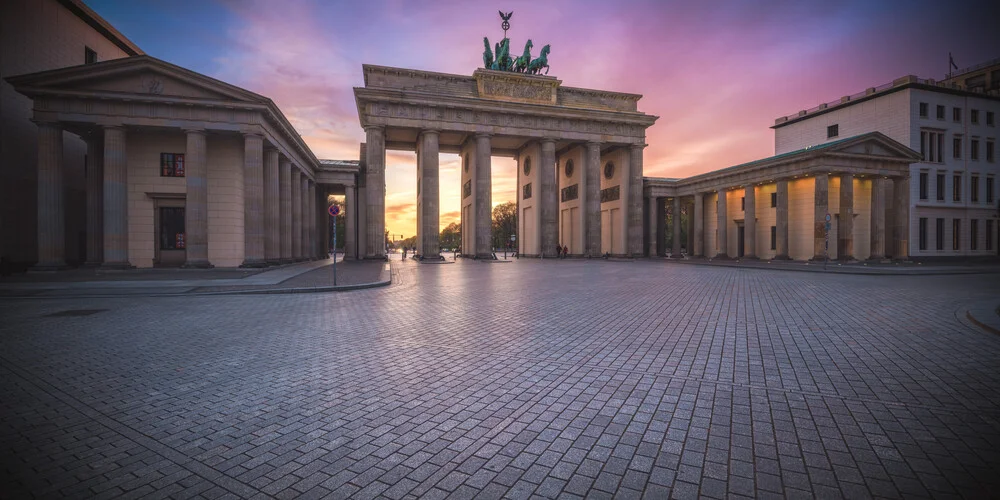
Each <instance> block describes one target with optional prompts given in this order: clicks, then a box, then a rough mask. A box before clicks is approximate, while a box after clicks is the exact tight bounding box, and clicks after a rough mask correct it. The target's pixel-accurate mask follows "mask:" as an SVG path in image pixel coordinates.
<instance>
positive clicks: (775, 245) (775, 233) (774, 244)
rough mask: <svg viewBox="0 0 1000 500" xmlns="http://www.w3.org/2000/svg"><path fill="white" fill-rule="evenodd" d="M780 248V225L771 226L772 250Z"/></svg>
mask: <svg viewBox="0 0 1000 500" xmlns="http://www.w3.org/2000/svg"><path fill="white" fill-rule="evenodd" d="M777 248H778V227H777V226H771V250H776V249H777Z"/></svg>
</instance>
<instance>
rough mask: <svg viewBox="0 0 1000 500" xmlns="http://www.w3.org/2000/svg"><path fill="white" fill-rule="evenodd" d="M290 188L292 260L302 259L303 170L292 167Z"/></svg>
mask: <svg viewBox="0 0 1000 500" xmlns="http://www.w3.org/2000/svg"><path fill="white" fill-rule="evenodd" d="M290 181H291V183H290V184H289V190H290V191H291V195H292V196H291V203H292V210H291V212H292V233H291V235H290V236H291V237H290V239H291V240H292V260H294V261H300V260H302V172H300V171H299V169H298V168H297V166H295V167H292V175H291V178H290Z"/></svg>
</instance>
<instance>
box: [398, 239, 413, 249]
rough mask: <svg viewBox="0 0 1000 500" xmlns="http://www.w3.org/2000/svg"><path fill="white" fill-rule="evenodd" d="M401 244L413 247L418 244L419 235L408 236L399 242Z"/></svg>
mask: <svg viewBox="0 0 1000 500" xmlns="http://www.w3.org/2000/svg"><path fill="white" fill-rule="evenodd" d="M399 246H401V247H406V248H413V247H415V246H417V237H416V236H410V237H409V238H406V239H404V240H402V241H400V242H399Z"/></svg>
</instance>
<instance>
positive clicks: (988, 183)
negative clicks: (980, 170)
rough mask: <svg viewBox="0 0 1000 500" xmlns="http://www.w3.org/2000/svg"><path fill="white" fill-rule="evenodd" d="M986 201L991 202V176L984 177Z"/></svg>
mask: <svg viewBox="0 0 1000 500" xmlns="http://www.w3.org/2000/svg"><path fill="white" fill-rule="evenodd" d="M986 203H993V176H992V175H991V176H989V177H987V178H986Z"/></svg>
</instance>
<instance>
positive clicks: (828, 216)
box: [826, 213, 832, 222]
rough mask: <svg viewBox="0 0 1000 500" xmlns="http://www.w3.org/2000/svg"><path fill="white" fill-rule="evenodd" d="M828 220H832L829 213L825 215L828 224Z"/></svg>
mask: <svg viewBox="0 0 1000 500" xmlns="http://www.w3.org/2000/svg"><path fill="white" fill-rule="evenodd" d="M830 219H832V217H830V214H829V213H827V214H826V221H827V222H830Z"/></svg>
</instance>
